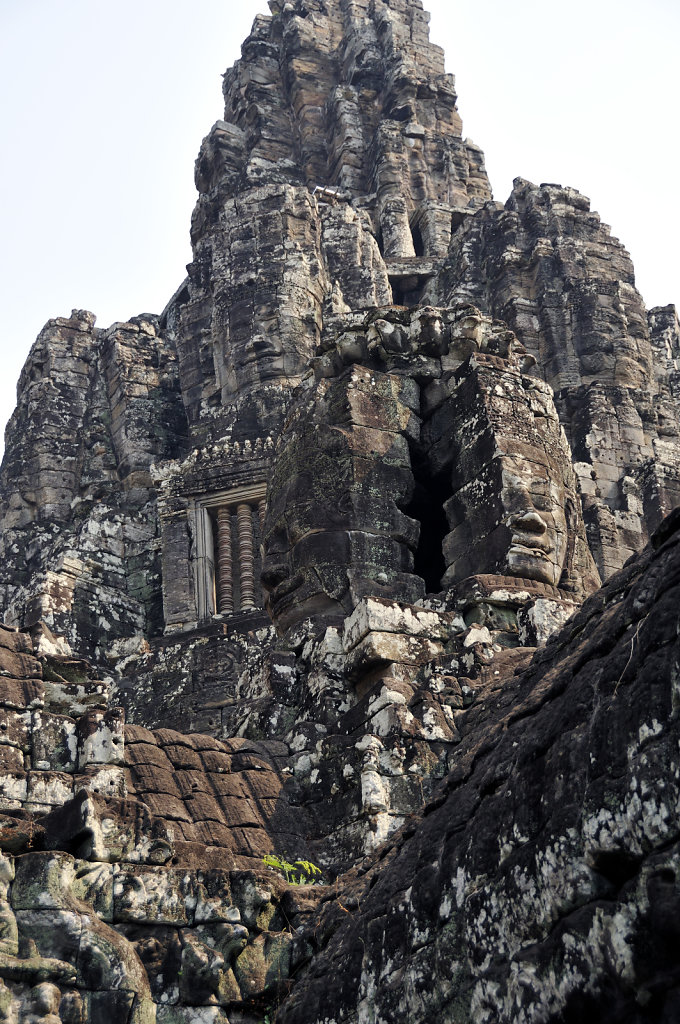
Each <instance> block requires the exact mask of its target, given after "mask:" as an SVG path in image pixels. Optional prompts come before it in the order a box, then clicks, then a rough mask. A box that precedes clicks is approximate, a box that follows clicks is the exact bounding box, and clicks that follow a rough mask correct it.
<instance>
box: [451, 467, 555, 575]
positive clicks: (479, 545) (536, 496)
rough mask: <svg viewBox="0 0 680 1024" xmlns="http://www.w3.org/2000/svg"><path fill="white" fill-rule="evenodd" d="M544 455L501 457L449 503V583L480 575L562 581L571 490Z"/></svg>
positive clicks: (462, 488)
mask: <svg viewBox="0 0 680 1024" xmlns="http://www.w3.org/2000/svg"><path fill="white" fill-rule="evenodd" d="M532 455H534V456H535V458H531V456H532ZM541 458H542V460H543V461H544V460H545V453H543V452H541V451H540V450H534V451H533V452H532V451H531V450H530V449H527V450H526V454H525V455H523V456H522V455H518V454H513V455H499V456H497V457H496V458H494V459H493V460H492V461H491V463H490V464H488V465H487V466H485V467H483V469H482V470H481V471H480V472H479V474H478V475H477V476H476V477H475V478H474V479H473V480H472V481H470V482H468V483H466V484H465V485H464V486H463V487H461V488H460V489H459V490H458V491H456V492H455V493H454V494H453V496H452V497H451V498H450V499H449V501H447V502H446V504H445V508H446V512H447V516H448V520H449V524H450V526H451V532H450V533H449V535H448V536H447V537H446V538H445V541H444V556H445V559H446V562H447V564H448V566H449V568H448V570H447V574H446V577H445V584H446V585H450V584H451V583H453V582H455V580H458V579H464V578H465V577H467V576H472V575H475V574H478V573H492V574H499V575H507V576H517V577H521V578H523V579H531V580H537V581H539V582H541V583H548V584H550V585H551V586H558V585H559V581H560V577H561V575H562V571H563V569H564V565H565V560H566V555H567V547H568V525H567V513H566V494H565V489H564V486H563V485H562V483H561V482H560V480H559V475H558V474H556V475H555V476H554V477H552V476H551V475H550V471H549V467H546V466H545V465H542V464H541V461H539V460H541Z"/></svg>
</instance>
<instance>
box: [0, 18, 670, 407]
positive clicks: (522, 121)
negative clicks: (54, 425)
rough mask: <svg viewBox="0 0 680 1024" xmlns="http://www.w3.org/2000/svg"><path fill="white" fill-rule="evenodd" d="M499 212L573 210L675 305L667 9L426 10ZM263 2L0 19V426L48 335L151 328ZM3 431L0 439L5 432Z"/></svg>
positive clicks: (661, 300) (181, 271) (180, 268)
mask: <svg viewBox="0 0 680 1024" xmlns="http://www.w3.org/2000/svg"><path fill="white" fill-rule="evenodd" d="M425 7H426V8H427V9H429V10H430V11H431V13H432V23H431V36H432V39H433V41H435V42H437V43H439V44H440V45H441V46H443V47H444V48H445V50H446V55H447V69H448V70H449V71H452V72H453V73H454V74H455V75H456V79H457V87H458V96H459V100H458V107H459V110H460V112H461V115H462V118H463V128H464V134H465V135H466V136H467V137H469V138H471V139H473V140H474V141H475V142H476V143H478V144H479V145H481V146H482V147H483V149H484V150H485V153H486V160H487V169H488V171H489V175H490V178H491V182H492V186H493V189H494V196H495V198H496V199H497V200H500V201H502V202H505V200H506V199H507V197H508V194H509V192H510V189H511V185H512V179H513V178H514V177H516V176H518V175H519V176H522V177H525V178H529V179H530V180H532V181H534V182H536V183H540V182H543V181H549V182H559V183H560V184H564V185H572V186H573V187H575V188H578V189H579V190H580V191H581V192H583V193H585V195H587V196H589V197H590V198H591V200H592V203H593V208H594V209H596V210H597V211H598V212H599V213H600V214H601V215H602V218H603V219H604V220H605V222H606V223H608V224H610V225H611V226H612V230H613V233H614V234H615V235H616V236H617V237H618V238H620V239H621V241H622V242H623V243H624V245H625V246H626V248H627V249H628V250H629V252H630V253H631V255H632V257H633V260H634V263H635V266H636V271H637V283H638V287H639V288H640V290H641V292H642V295H643V297H644V298H645V300H646V302H647V305H648V306H653V305H665V304H667V303H669V302H676V303H678V302H680V258H679V257H678V252H679V251H680V204H679V203H678V197H677V194H676V183H677V179H678V169H679V167H680V143H679V142H678V127H677V126H678V107H679V104H680V71H679V70H678V69H679V68H680V60H679V59H678V44H679V43H680V3H678V0H645V3H644V4H643V3H641V2H640V0H571V2H570V3H569V4H565V3H559V4H558V3H555V2H550V0H513V3H509V2H508V0H425ZM267 10H268V8H267V5H266V3H265V2H264V0H262V2H260V0H240V2H239V3H234V2H233V0H191V2H188V0H184V2H180V0H116V2H115V3H104V2H102V0H0V94H1V95H2V97H3V102H2V109H1V111H0V128H1V134H0V139H1V143H0V145H1V146H2V160H1V161H0V196H1V197H2V199H1V203H0V301H1V303H2V321H1V324H2V326H1V327H0V352H1V354H2V374H0V421H1V424H4V422H5V421H6V420H7V418H8V416H9V415H10V413H11V411H12V409H13V407H14V404H15V385H16V380H17V378H18V375H19V372H20V370H21V366H22V364H23V362H24V360H25V358H26V356H27V354H28V351H29V349H30V346H31V344H32V342H33V340H34V339H35V336H36V334H37V333H38V331H39V330H40V328H41V327H42V325H43V324H44V323H45V321H46V320H47V319H48V318H49V317H53V316H67V315H68V314H69V313H70V311H71V309H72V308H80V309H90V310H92V312H94V313H96V314H97V323H98V325H99V326H100V327H106V326H108V325H109V324H110V323H112V322H113V321H115V320H125V319H127V318H128V317H130V316H134V315H135V314H137V313H141V312H160V311H161V310H162V308H163V307H164V305H165V304H166V302H167V300H168V299H169V298H170V296H171V295H172V293H173V292H174V290H175V288H176V287H177V286H178V285H179V284H180V282H181V281H182V280H183V278H184V276H185V266H186V264H187V263H188V262H189V261H190V259H191V251H190V247H189V221H190V216H191V210H192V208H193V205H194V201H195V191H194V185H193V164H194V159H195V157H196V154H197V152H198V148H199V146H200V142H201V139H202V138H203V136H204V135H205V134H206V133H207V132H208V130H209V129H210V127H211V125H212V124H213V122H214V121H215V120H217V119H218V118H220V117H221V116H222V113H223V111H222V98H221V77H220V76H221V74H222V73H223V71H224V70H225V69H226V68H227V67H228V66H229V65H230V64H231V63H233V61H234V60H235V59H236V57H237V56H238V55H239V50H240V45H241V42H242V41H243V39H244V38H245V37H246V35H247V34H248V32H249V29H250V25H251V23H252V20H253V18H254V17H255V15H256V14H258V13H266V12H267ZM1 424H0V425H1Z"/></svg>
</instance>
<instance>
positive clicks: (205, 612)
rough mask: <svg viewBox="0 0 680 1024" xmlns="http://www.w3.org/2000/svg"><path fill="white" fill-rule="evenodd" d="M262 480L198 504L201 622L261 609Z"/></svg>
mask: <svg viewBox="0 0 680 1024" xmlns="http://www.w3.org/2000/svg"><path fill="white" fill-rule="evenodd" d="M265 495H266V484H264V483H262V484H252V485H250V486H246V487H239V488H235V489H233V490H229V491H222V492H220V493H219V494H213V495H211V496H210V497H209V498H203V499H202V500H201V501H200V503H199V504H198V506H197V508H196V554H197V557H196V562H195V583H196V596H197V611H198V618H199V621H205V620H206V619H208V618H210V617H211V616H213V615H216V614H218V615H235V614H237V613H242V612H248V611H255V610H256V609H261V608H262V606H263V602H262V591H261V587H260V540H261V536H262V523H263V520H264V510H265Z"/></svg>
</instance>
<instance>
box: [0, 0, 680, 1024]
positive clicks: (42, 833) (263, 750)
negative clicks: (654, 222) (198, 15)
mask: <svg viewBox="0 0 680 1024" xmlns="http://www.w3.org/2000/svg"><path fill="white" fill-rule="evenodd" d="M270 9H271V15H270V16H268V17H263V16H259V17H258V18H256V20H255V23H254V25H253V30H252V33H251V35H250V36H249V38H248V40H246V42H245V43H244V46H243V50H242V58H241V60H240V61H238V62H237V63H236V65H235V66H234V67H233V68H232V69H230V70H229V71H228V72H227V74H226V75H225V78H224V99H225V116H224V120H222V121H219V122H217V124H216V125H215V126H213V128H212V130H211V131H210V133H209V134H208V136H207V137H206V139H205V140H204V142H203V145H202V147H201V151H200V154H199V157H198V160H197V162H196V186H197V189H198V193H199V198H198V202H197V205H196V209H195V212H194V216H193V220H192V226H191V237H192V245H193V261H192V263H191V264H190V265H189V267H188V268H187V269H188V276H187V278H186V280H185V281H184V282H183V283H182V284H181V285H180V287H179V288H178V290H177V291H176V293H175V295H174V296H173V297H172V298H171V300H170V301H169V303H168V305H167V307H166V309H165V310H164V311H163V312H162V313H161V314H160V315H158V316H155V315H154V316H152V315H149V314H144V315H141V316H139V317H136V318H134V319H133V320H131V321H130V322H128V323H118V324H114V325H113V326H112V327H110V328H109V329H108V330H101V329H98V328H96V326H95V318H94V316H93V315H92V314H90V313H88V312H85V311H77V310H75V311H73V313H72V314H71V317H69V318H58V319H56V320H53V321H50V322H49V323H48V324H47V326H46V327H45V329H44V330H43V332H42V333H41V335H40V336H39V338H38V340H37V341H36V343H35V345H34V347H33V349H32V350H31V353H30V355H29V357H28V360H27V363H26V366H25V368H24V371H23V373H22V376H21V379H20V382H19V387H18V403H17V409H16V411H15V413H14V416H13V418H12V420H11V421H10V424H9V427H8V431H7V445H6V455H5V459H4V461H3V465H2V469H1V471H0V484H1V489H0V522H1V524H2V530H1V539H0V543H1V544H2V568H1V569H0V589H1V593H2V603H3V614H4V621H5V626H4V627H2V628H0V674H2V676H3V681H2V686H0V851H1V853H0V907H1V910H0V921H1V922H2V924H1V926H0V979H1V981H0V985H1V987H0V1020H5V1021H8V1022H15V1021H20V1020H21V1021H23V1020H27V1021H28V1020H30V1021H36V1022H37V1021H41V1022H45V1024H57V1022H63V1024H99V1022H100V1021H104V1020H105V1019H106V1020H107V1022H108V1021H110V1020H112V1019H113V1020H115V1021H116V1022H117V1021H120V1022H122V1024H151V1022H152V1021H157V1022H158V1024H262V1022H263V1021H265V1020H266V1021H270V1022H271V1021H272V1020H274V1019H276V1020H279V1021H282V1022H287V1024H303V1022H304V1024H311V1022H315V1024H316V1022H318V1024H322V1022H323V1024H330V1022H335V1024H340V1022H350V1021H351V1022H356V1024H360V1022H361V1024H363V1022H369V1021H374V1022H392V1021H398V1020H399V1021H401V1020H404V1019H408V1020H409V1021H413V1022H423V1024H424V1022H426V1021H430V1020H433V1019H435V1018H436V1019H441V1020H442V1021H450V1022H452V1024H463V1022H465V1024H467V1022H469V1021H475V1022H480V1024H482V1022H486V1021H489V1022H491V1021H507V1022H508V1024H510V1022H520V1021H527V1022H529V1021H532V1022H539V1021H541V1022H554V1024H557V1022H558V1021H559V1022H565V1021H566V1022H568V1021H572V1020H574V1021H575V1020H576V1019H577V1016H578V1017H579V1018H580V1017H582V1016H583V1015H584V1014H588V1013H589V1014H591V1016H593V1015H595V1016H597V1017H598V1019H599V1020H601V1021H608V1020H612V1021H613V1020H615V1019H616V1020H621V1019H626V1020H630V1021H635V1022H640V1024H642V1022H652V1021H665V1022H668V1024H670V1022H671V1021H675V1020H676V1019H677V1013H678V1005H679V1004H678V995H677V991H678V968H677V956H676V955H675V954H674V953H673V948H674V946H673V944H674V943H676V942H677V934H676V931H677V929H676V926H675V923H674V922H675V917H676V916H677V914H676V905H677V901H678V883H677V872H678V870H679V867H678V864H677V850H676V847H677V844H678V839H679V836H678V806H679V805H678V795H677V785H678V766H677V764H676V762H677V748H678V742H677V741H678V737H677V704H678V700H677V692H676V691H677V678H676V677H677V673H678V667H677V666H678V659H677V635H678V628H677V610H676V609H677V600H676V596H677V595H676V593H675V588H676V586H677V583H678V581H677V579H676V577H677V571H678V566H677V560H678V559H677V552H678V546H677V540H678V536H679V534H678V532H677V531H678V520H677V516H675V515H674V514H672V510H673V509H674V508H675V507H676V506H677V505H678V504H680V440H679V438H678V402H679V401H680V384H679V383H678V380H679V378H678V359H679V358H680V355H679V350H680V326H679V324H678V319H677V314H676V312H675V309H674V307H672V306H668V307H661V308H657V309H654V310H651V311H650V312H647V311H646V309H645V307H644V304H643V301H642V298H641V296H640V295H639V294H638V292H637V291H636V289H635V284H634V276H633V269H632V265H631V262H630V258H629V256H628V254H627V253H626V252H625V250H624V249H623V248H622V246H621V245H620V243H619V242H618V241H617V240H616V239H614V238H613V237H612V236H611V234H610V232H609V229H608V228H607V227H606V226H605V225H603V224H602V223H601V222H600V220H599V218H598V217H597V215H596V214H594V213H592V212H591V211H590V207H589V202H588V200H587V199H586V198H585V197H583V196H581V195H580V194H579V193H577V192H575V191H574V190H573V189H569V188H563V187H561V186H558V185H541V186H539V187H537V186H535V185H532V184H531V183H529V182H527V181H524V180H522V179H517V180H516V182H515V185H514V189H513V193H512V195H511V197H510V199H509V200H508V202H507V203H506V204H505V206H502V205H501V204H499V203H496V202H494V201H493V199H492V195H491V189H490V186H489V182H488V179H487V177H486V172H485V170H484V161H483V155H482V153H481V151H480V150H479V148H478V147H477V146H475V145H474V144H472V143H471V142H469V141H467V140H465V139H463V136H462V123H461V120H460V117H459V115H458V112H457V109H456V93H455V86H454V81H453V78H452V76H450V75H447V74H446V73H445V71H444V62H443V53H442V51H441V50H440V49H439V48H438V47H436V46H434V45H433V44H432V43H430V40H429V35H428V29H427V23H428V15H427V14H426V13H425V12H424V11H423V9H422V5H421V3H420V0H293V2H289V3H285V4H281V3H279V2H277V0H272V2H271V3H270ZM669 513H670V517H669ZM650 542H651V545H650ZM603 584H604V585H603ZM319 877H320V878H321V881H320V882H319ZM302 881H309V882H316V883H317V884H308V885H301V884H299V883H300V882H302ZM338 968H340V970H338Z"/></svg>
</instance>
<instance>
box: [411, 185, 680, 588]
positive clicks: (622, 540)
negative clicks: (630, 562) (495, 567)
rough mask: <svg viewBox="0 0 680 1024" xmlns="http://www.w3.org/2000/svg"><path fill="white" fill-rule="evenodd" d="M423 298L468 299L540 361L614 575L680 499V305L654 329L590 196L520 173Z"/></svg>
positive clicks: (462, 239) (657, 314)
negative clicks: (679, 378)
mask: <svg viewBox="0 0 680 1024" xmlns="http://www.w3.org/2000/svg"><path fill="white" fill-rule="evenodd" d="M425 296H426V298H428V299H429V300H430V301H433V302H435V303H437V304H439V303H448V302H450V301H452V300H454V299H460V298H468V299H469V300H471V301H472V302H474V303H476V304H478V305H479V306H480V307H481V308H482V309H483V310H484V311H485V312H489V313H491V314H492V315H493V316H497V317H500V318H502V319H503V320H505V321H506V322H507V323H508V325H509V326H510V327H511V328H512V329H513V330H514V331H515V332H516V333H517V336H518V338H519V339H520V340H521V341H522V342H523V344H524V345H525V346H526V348H527V350H528V352H529V353H531V354H532V355H533V356H534V357H535V359H536V369H535V371H534V372H537V373H538V374H539V375H540V376H541V377H543V379H545V380H546V381H547V382H548V383H549V384H550V385H551V387H552V388H553V389H554V391H555V395H556V404H557V407H558V410H559V414H560V419H561V421H562V423H563V425H564V427H565V430H566V432H567V437H568V439H569V442H570V444H571V449H572V452H573V459H574V466H575V469H576V471H577V473H578V475H579V478H580V483H581V488H582V494H583V509H584V515H585V519H586V524H587V527H588V538H589V541H590V545H591V549H592V551H593V554H594V555H595V558H596V560H597V563H598V567H599V569H600V572H601V573H602V575H603V577H607V576H609V575H611V573H612V572H613V571H615V570H616V569H618V568H620V567H621V566H622V565H623V563H624V562H625V561H626V559H627V558H628V557H629V556H630V555H631V554H632V553H633V552H635V551H639V550H640V548H641V546H642V545H643V544H644V543H645V542H646V541H647V539H648V537H649V533H650V530H653V529H655V527H656V526H657V525H658V524H659V522H660V521H661V519H662V518H663V516H664V515H666V514H667V513H668V512H669V511H670V510H671V509H672V508H674V507H675V506H676V505H677V504H678V501H679V500H680V492H679V485H678V474H679V466H678V440H677V438H678V426H677V422H678V406H677V388H675V389H674V381H675V377H674V374H675V373H676V367H675V359H676V358H677V355H676V353H677V337H678V335H677V317H676V316H675V311H674V308H673V307H667V308H666V309H665V310H660V309H659V310H654V311H652V313H651V314H650V323H649V325H648V323H647V315H646V312H645V308H644V304H643V301H642V298H641V296H640V294H639V293H638V292H637V291H636V289H635V277H634V272H633V266H632V263H631V261H630V257H629V255H628V253H627V252H626V251H625V249H624V248H623V246H622V245H621V244H620V242H619V241H618V240H617V239H615V238H613V237H612V236H611V234H610V231H609V228H608V227H607V226H606V225H604V224H602V223H601V221H600V218H599V217H598V215H597V214H596V213H593V212H591V209H590V203H589V200H588V199H586V197H585V196H582V195H581V194H580V193H578V192H576V191H575V190H574V189H570V188H562V187H561V186H560V185H541V186H540V187H537V186H535V185H533V184H531V183H530V182H528V181H524V180H523V179H521V178H518V179H516V180H515V183H514V188H513V192H512V195H511V196H510V199H509V200H508V202H507V203H506V204H505V206H502V205H501V204H499V203H488V204H487V205H486V206H485V207H484V208H483V210H480V211H479V212H477V213H475V214H474V215H473V216H471V217H468V218H467V219H466V220H465V221H464V222H462V223H461V226H460V227H459V228H458V230H457V231H456V233H455V235H454V237H453V239H452V242H451V247H450V249H449V253H448V255H447V258H446V261H445V263H444V266H443V268H442V271H441V274H440V275H439V277H438V278H437V279H436V280H434V281H432V282H430V283H429V285H428V286H427V288H426V291H425ZM650 332H651V333H650ZM672 382H673V383H672Z"/></svg>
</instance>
